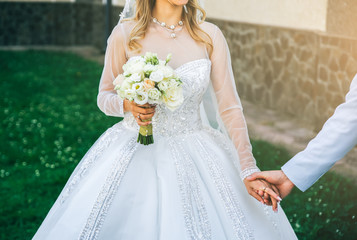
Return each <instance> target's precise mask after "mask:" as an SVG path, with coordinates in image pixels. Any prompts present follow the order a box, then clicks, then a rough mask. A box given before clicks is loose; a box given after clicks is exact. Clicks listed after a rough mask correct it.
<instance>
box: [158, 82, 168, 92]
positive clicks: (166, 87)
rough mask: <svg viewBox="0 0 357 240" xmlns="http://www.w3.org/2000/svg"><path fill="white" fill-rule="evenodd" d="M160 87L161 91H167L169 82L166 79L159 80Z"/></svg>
mask: <svg viewBox="0 0 357 240" xmlns="http://www.w3.org/2000/svg"><path fill="white" fill-rule="evenodd" d="M158 87H159V89H160V90H161V91H164V92H165V91H166V90H167V89H168V88H169V82H168V81H165V80H164V81H161V82H159V84H158Z"/></svg>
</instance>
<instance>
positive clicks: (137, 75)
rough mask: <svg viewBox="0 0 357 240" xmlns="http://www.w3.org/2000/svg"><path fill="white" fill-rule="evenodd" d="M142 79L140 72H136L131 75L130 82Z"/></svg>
mask: <svg viewBox="0 0 357 240" xmlns="http://www.w3.org/2000/svg"><path fill="white" fill-rule="evenodd" d="M140 81H141V75H140V74H138V73H134V74H133V75H131V76H130V82H140Z"/></svg>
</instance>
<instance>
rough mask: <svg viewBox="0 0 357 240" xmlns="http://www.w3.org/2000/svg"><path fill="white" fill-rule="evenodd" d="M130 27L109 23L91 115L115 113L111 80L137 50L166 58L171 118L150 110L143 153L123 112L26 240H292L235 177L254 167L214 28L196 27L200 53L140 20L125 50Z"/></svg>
mask: <svg viewBox="0 0 357 240" xmlns="http://www.w3.org/2000/svg"><path fill="white" fill-rule="evenodd" d="M132 27H133V23H132V22H124V23H122V24H118V25H117V26H116V27H115V29H114V30H113V32H112V34H111V36H110V38H109V39H108V47H107V51H106V60H105V67H104V70H103V74H102V78H101V82H100V88H99V95H98V106H99V107H100V109H101V110H102V111H103V112H104V113H105V114H107V115H111V116H123V109H122V108H123V105H122V100H121V99H119V97H118V96H117V95H116V93H115V91H113V85H112V81H113V79H114V78H115V77H116V76H117V75H118V74H119V73H122V65H123V64H124V63H125V62H126V61H127V60H128V59H129V58H132V57H136V56H138V55H143V54H144V53H145V52H147V51H150V52H154V53H158V55H159V57H160V58H161V59H165V58H166V55H167V54H168V53H172V61H171V62H170V65H171V66H172V67H174V68H175V71H176V73H177V74H178V75H179V77H180V78H181V80H182V82H183V90H184V97H185V100H184V103H183V104H182V105H181V106H180V107H179V108H178V109H177V110H175V111H174V112H171V111H170V110H168V109H166V108H165V107H163V106H161V105H159V106H157V108H156V113H155V116H154V118H153V130H154V141H155V142H154V144H151V145H148V146H144V145H140V144H138V143H137V142H136V139H137V136H138V125H137V123H136V121H135V119H134V117H133V116H132V114H131V113H130V112H127V113H125V114H124V120H123V121H122V122H119V123H117V124H115V125H114V126H113V127H111V128H109V129H108V130H107V131H106V132H105V133H104V134H103V135H102V136H101V137H100V138H99V139H98V140H97V141H96V143H95V144H94V145H93V146H92V147H91V148H90V150H89V151H88V152H87V154H86V155H85V156H84V157H83V159H82V160H81V161H80V163H79V164H78V166H77V168H76V169H75V170H74V172H73V174H72V175H71V177H70V179H69V180H68V182H67V184H66V185H65V187H64V189H63V191H62V193H61V194H60V196H59V198H58V199H57V201H56V202H55V204H54V205H53V207H52V209H51V210H50V212H49V213H48V215H47V217H46V219H45V220H44V222H43V223H42V225H41V227H40V228H39V230H38V231H37V233H36V235H35V236H34V239H49V240H56V239H59V240H66V239H104V240H112V239H123V240H158V239H160V240H185V239H187V240H188V239H190V240H192V239H202V240H209V239H212V240H224V239H229V240H233V239H244V240H245V239H258V240H260V239H264V240H267V239H274V240H277V239H284V240H289V239H296V236H295V234H294V231H293V229H292V228H291V226H290V224H289V222H288V220H287V218H286V216H285V214H284V212H283V210H282V209H281V208H280V207H279V212H278V213H274V212H273V211H272V210H271V209H270V207H267V206H264V205H263V204H261V203H260V202H258V201H257V200H255V199H254V198H253V197H251V196H250V195H249V194H248V193H247V190H246V189H245V187H244V184H243V182H242V180H241V177H240V175H239V174H240V173H241V174H242V176H243V177H244V176H246V175H249V174H250V173H252V172H254V171H257V170H258V169H257V168H256V166H255V160H254V157H253V155H252V152H251V145H250V143H249V138H248V134H247V129H246V124H245V121H244V117H243V114H242V108H241V104H240V102H239V98H238V95H237V93H236V88H235V85H234V79H233V74H232V69H231V63H230V57H229V51H228V48H227V44H226V41H225V39H224V37H223V34H222V33H221V31H220V30H219V29H218V28H217V27H216V26H215V25H213V24H210V23H207V22H205V23H202V24H201V27H202V29H203V30H204V31H205V32H207V33H208V35H209V36H210V37H211V39H212V42H213V52H212V53H211V55H210V54H208V51H207V49H206V47H205V46H204V45H202V44H199V43H197V42H196V41H194V40H193V39H192V38H191V36H190V35H189V33H188V32H187V31H186V29H185V28H184V29H183V30H182V31H180V32H178V33H177V37H176V38H171V37H170V33H169V32H168V31H167V30H166V29H164V28H162V27H161V26H159V25H157V24H154V23H150V25H149V29H148V31H147V32H146V35H145V38H144V39H142V40H140V41H139V42H140V44H141V46H142V50H141V52H139V53H137V52H136V53H135V52H133V51H131V50H130V49H129V48H128V46H127V39H128V38H129V34H130V31H131V29H132ZM212 105H215V106H216V107H217V109H218V110H219V113H218V116H214V117H212V115H214V114H215V113H212V112H210V111H209V109H211V108H212ZM214 118H215V119H216V120H217V121H216V122H215V121H213V120H212V119H214ZM222 124H223V125H222ZM222 126H224V127H222ZM215 128H219V130H217V129H215ZM228 136H229V137H228Z"/></svg>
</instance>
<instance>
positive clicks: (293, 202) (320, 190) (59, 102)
mask: <svg viewBox="0 0 357 240" xmlns="http://www.w3.org/2000/svg"><path fill="white" fill-rule="evenodd" d="M101 70H102V66H100V65H99V64H97V63H94V62H91V61H88V60H84V59H82V58H80V57H78V56H75V55H73V54H68V53H58V52H46V51H23V52H9V51H0V78H1V82H0V84H1V85H0V89H1V90H2V97H1V98H0V106H1V109H0V116H1V128H0V138H1V143H2V144H1V145H0V198H1V199H0V202H1V203H0V239H7V240H8V239H31V237H32V236H33V234H34V233H35V231H36V230H37V228H38V227H39V225H40V224H41V222H42V220H43V219H44V217H45V216H46V214H47V212H48V211H49V209H50V207H51V206H52V204H53V203H54V201H55V200H56V198H57V196H58V194H59V193H60V191H61V190H62V188H63V186H64V184H65V182H66V180H67V179H68V177H69V176H70V174H71V172H72V170H73V169H74V167H75V166H76V164H77V163H78V162H79V161H80V159H81V158H82V156H83V155H84V154H85V153H86V151H87V150H88V149H89V148H90V146H91V145H92V144H93V143H94V141H95V140H96V139H97V138H98V137H99V136H100V134H101V133H103V132H104V131H105V130H106V129H107V128H108V127H110V126H112V125H113V124H114V123H116V122H117V121H118V120H119V119H117V118H110V117H107V116H105V115H104V114H103V113H102V112H100V110H99V109H98V108H97V105H96V95H97V89H98V82H99V78H100V73H101ZM253 148H254V155H255V156H256V158H257V161H258V164H259V166H260V167H261V169H278V168H279V167H280V166H281V165H282V164H283V163H284V162H286V161H287V160H288V159H289V157H290V156H289V154H288V153H287V152H286V151H285V150H284V149H282V148H280V147H277V146H274V145H271V144H269V143H267V142H263V141H253ZM282 206H283V207H284V210H285V212H286V215H287V216H288V218H289V220H290V222H291V224H292V226H293V228H294V229H295V231H296V233H297V235H298V237H299V239H356V236H357V221H356V214H357V191H356V186H355V185H354V184H352V183H351V182H350V181H348V180H347V179H345V178H343V177H341V176H338V175H335V174H331V173H330V174H326V175H325V176H324V177H323V178H322V179H321V180H319V182H318V183H316V184H315V185H314V186H313V187H312V188H311V189H309V190H308V191H307V192H305V193H301V192H300V191H299V190H297V189H295V190H294V191H293V192H292V194H291V195H290V196H289V197H288V198H286V199H284V200H283V202H282Z"/></svg>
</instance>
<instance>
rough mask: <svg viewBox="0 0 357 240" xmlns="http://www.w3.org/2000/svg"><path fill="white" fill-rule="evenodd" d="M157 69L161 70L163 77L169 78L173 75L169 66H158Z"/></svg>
mask: <svg viewBox="0 0 357 240" xmlns="http://www.w3.org/2000/svg"><path fill="white" fill-rule="evenodd" d="M159 70H160V71H162V72H163V74H164V78H171V77H172V76H173V75H174V70H173V69H172V68H171V67H169V66H159Z"/></svg>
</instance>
